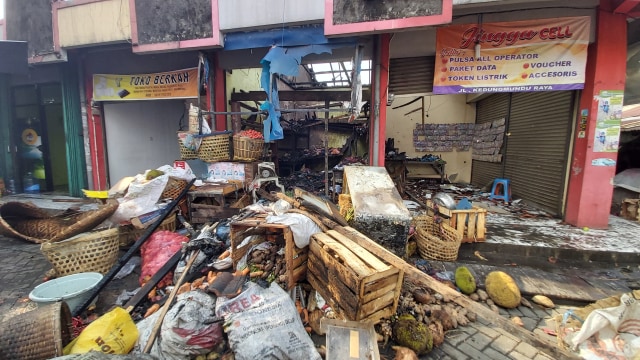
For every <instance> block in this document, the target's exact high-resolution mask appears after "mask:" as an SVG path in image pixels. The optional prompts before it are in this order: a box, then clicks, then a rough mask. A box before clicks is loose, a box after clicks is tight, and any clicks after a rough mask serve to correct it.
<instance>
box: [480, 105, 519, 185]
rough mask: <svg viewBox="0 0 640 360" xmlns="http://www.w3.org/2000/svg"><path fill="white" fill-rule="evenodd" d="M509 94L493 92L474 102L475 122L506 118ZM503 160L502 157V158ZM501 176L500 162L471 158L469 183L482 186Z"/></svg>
mask: <svg viewBox="0 0 640 360" xmlns="http://www.w3.org/2000/svg"><path fill="white" fill-rule="evenodd" d="M509 96H510V94H495V95H491V96H489V97H488V98H486V99H483V100H480V101H478V102H477V103H476V124H482V123H485V122H491V121H493V120H498V119H502V118H507V116H508V114H509ZM503 161H504V159H503ZM499 177H502V164H501V163H492V162H487V161H479V160H473V162H472V167H471V183H472V184H473V185H475V186H479V187H483V186H485V185H487V184H489V183H491V182H492V181H493V179H495V178H499Z"/></svg>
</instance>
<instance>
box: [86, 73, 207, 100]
mask: <svg viewBox="0 0 640 360" xmlns="http://www.w3.org/2000/svg"><path fill="white" fill-rule="evenodd" d="M195 97H198V68H191V69H184V70H176V71H169V72H163V73H153V74H138V75H113V74H95V75H93V100H95V101H129V100H158V99H186V98H195Z"/></svg>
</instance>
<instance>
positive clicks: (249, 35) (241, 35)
mask: <svg viewBox="0 0 640 360" xmlns="http://www.w3.org/2000/svg"><path fill="white" fill-rule="evenodd" d="M356 42H357V39H356V38H350V37H341V38H327V37H326V36H324V27H323V26H322V25H309V26H299V27H291V28H284V29H282V28H279V29H270V30H262V31H247V32H234V33H227V34H225V35H224V49H225V50H241V49H255V48H265V47H270V46H273V45H276V46H303V45H321V44H343V45H355V44H356Z"/></svg>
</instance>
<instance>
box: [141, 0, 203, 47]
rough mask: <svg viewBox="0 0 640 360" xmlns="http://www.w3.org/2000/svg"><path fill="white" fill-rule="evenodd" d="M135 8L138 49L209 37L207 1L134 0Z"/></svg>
mask: <svg viewBox="0 0 640 360" xmlns="http://www.w3.org/2000/svg"><path fill="white" fill-rule="evenodd" d="M135 7H136V21H137V26H138V43H139V44H140V45H144V44H156V43H165V42H171V41H182V40H194V39H204V38H210V37H212V36H213V33H212V25H211V24H212V18H211V0H190V1H184V0H138V1H136V2H135Z"/></svg>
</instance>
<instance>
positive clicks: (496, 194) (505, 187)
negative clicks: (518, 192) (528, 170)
mask: <svg viewBox="0 0 640 360" xmlns="http://www.w3.org/2000/svg"><path fill="white" fill-rule="evenodd" d="M489 199H491V200H504V202H510V201H511V180H509V179H495V180H493V187H492V188H491V196H489Z"/></svg>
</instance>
